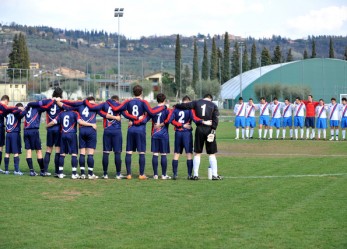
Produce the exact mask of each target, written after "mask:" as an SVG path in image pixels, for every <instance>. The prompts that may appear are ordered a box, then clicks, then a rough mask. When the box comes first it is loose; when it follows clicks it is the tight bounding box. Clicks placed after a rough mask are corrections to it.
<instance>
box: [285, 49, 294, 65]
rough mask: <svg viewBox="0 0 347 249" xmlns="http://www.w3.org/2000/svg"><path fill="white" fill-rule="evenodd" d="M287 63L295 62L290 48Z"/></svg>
mask: <svg viewBox="0 0 347 249" xmlns="http://www.w3.org/2000/svg"><path fill="white" fill-rule="evenodd" d="M286 61H287V62H291V61H293V55H292V49H291V48H290V49H289V50H288V53H287V60H286Z"/></svg>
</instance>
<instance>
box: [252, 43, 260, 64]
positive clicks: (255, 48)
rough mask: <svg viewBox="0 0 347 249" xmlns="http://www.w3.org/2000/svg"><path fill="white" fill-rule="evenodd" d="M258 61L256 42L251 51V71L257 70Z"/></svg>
mask: <svg viewBox="0 0 347 249" xmlns="http://www.w3.org/2000/svg"><path fill="white" fill-rule="evenodd" d="M258 66H259V65H258V61H257V47H256V46H255V42H253V45H252V51H251V69H254V68H257V67H258Z"/></svg>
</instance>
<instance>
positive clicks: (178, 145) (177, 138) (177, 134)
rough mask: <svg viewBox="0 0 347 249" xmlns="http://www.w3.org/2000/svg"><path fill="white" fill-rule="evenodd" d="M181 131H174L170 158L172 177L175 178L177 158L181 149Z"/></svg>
mask: <svg viewBox="0 0 347 249" xmlns="http://www.w3.org/2000/svg"><path fill="white" fill-rule="evenodd" d="M182 133H183V132H179V131H176V132H175V142H174V156H173V159H172V174H173V179H176V177H177V175H178V159H179V158H180V153H182V151H183V142H182Z"/></svg>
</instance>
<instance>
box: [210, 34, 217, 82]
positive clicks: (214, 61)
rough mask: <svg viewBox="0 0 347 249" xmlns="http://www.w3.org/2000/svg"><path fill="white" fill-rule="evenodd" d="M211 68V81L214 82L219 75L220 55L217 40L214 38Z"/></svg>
mask: <svg viewBox="0 0 347 249" xmlns="http://www.w3.org/2000/svg"><path fill="white" fill-rule="evenodd" d="M210 63H211V66H210V79H211V80H214V79H216V78H217V74H218V54H217V46H216V41H215V38H214V37H213V38H212V50H211V62H210Z"/></svg>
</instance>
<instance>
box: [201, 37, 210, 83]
mask: <svg viewBox="0 0 347 249" xmlns="http://www.w3.org/2000/svg"><path fill="white" fill-rule="evenodd" d="M208 73H209V72H208V51H207V45H206V40H205V42H204V56H203V58H202V67H201V79H202V80H208V78H209V77H208Z"/></svg>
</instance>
